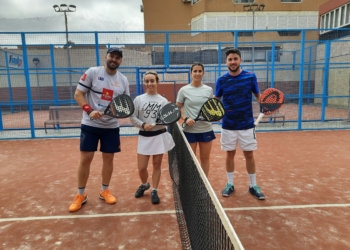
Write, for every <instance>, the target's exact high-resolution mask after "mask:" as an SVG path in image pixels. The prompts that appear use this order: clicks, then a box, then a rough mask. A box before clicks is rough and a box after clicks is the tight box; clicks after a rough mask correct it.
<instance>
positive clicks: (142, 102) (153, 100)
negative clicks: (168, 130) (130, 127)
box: [130, 93, 169, 131]
mask: <svg viewBox="0 0 350 250" xmlns="http://www.w3.org/2000/svg"><path fill="white" fill-rule="evenodd" d="M168 103H169V102H168V100H167V99H166V98H164V97H163V96H161V95H159V94H157V95H149V94H147V93H145V94H142V95H139V96H137V97H136V98H135V99H134V106H135V111H134V114H133V115H132V116H131V117H130V120H131V122H132V124H134V126H135V127H138V128H141V127H142V124H143V123H147V124H152V123H155V122H156V120H157V113H158V111H159V110H161V109H162V108H163V107H164V106H165V105H166V104H168ZM165 127H166V126H164V125H156V126H155V127H154V128H152V130H151V131H156V130H160V129H163V128H165Z"/></svg>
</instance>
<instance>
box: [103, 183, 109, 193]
mask: <svg viewBox="0 0 350 250" xmlns="http://www.w3.org/2000/svg"><path fill="white" fill-rule="evenodd" d="M106 189H108V185H103V184H102V192H104V191H105V190H106Z"/></svg>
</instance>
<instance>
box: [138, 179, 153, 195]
mask: <svg viewBox="0 0 350 250" xmlns="http://www.w3.org/2000/svg"><path fill="white" fill-rule="evenodd" d="M150 187H151V185H150V184H149V182H147V184H146V185H142V184H141V186H139V188H138V189H137V191H136V193H135V197H136V198H140V197H142V196H143V193H144V192H145V191H146V190H148V189H149V188H150Z"/></svg>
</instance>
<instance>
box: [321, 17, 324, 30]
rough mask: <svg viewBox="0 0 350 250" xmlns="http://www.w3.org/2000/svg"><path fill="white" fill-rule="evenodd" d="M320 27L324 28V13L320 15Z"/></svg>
mask: <svg viewBox="0 0 350 250" xmlns="http://www.w3.org/2000/svg"><path fill="white" fill-rule="evenodd" d="M321 29H324V15H323V16H321Z"/></svg>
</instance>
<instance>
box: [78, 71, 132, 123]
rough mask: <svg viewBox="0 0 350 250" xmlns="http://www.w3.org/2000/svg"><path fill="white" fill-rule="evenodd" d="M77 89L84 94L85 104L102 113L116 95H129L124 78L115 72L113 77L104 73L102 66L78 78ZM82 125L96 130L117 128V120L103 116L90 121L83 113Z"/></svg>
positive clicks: (127, 83)
mask: <svg viewBox="0 0 350 250" xmlns="http://www.w3.org/2000/svg"><path fill="white" fill-rule="evenodd" d="M77 89H79V90H80V91H82V92H84V93H86V94H85V99H86V101H87V103H88V104H89V105H90V106H91V107H92V108H93V109H94V110H97V111H100V112H102V113H103V111H104V110H105V109H106V107H107V106H108V104H109V103H110V102H111V101H112V100H113V98H115V97H116V96H118V95H121V94H127V95H130V90H129V82H128V79H127V78H126V76H124V75H123V74H122V73H120V72H119V71H117V72H116V73H115V74H114V75H110V74H108V73H107V72H106V70H105V68H104V66H100V67H91V68H89V69H88V70H87V71H86V72H85V73H84V74H83V75H82V76H81V78H80V80H79V84H78V86H77ZM81 123H82V124H84V125H88V126H92V127H98V128H117V127H119V122H118V119H116V118H113V117H110V116H107V115H104V116H103V117H101V118H100V119H98V120H91V119H90V117H89V116H88V114H87V113H86V112H84V111H83V119H82V121H81Z"/></svg>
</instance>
